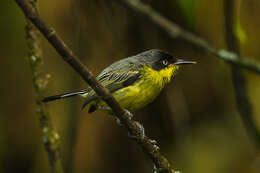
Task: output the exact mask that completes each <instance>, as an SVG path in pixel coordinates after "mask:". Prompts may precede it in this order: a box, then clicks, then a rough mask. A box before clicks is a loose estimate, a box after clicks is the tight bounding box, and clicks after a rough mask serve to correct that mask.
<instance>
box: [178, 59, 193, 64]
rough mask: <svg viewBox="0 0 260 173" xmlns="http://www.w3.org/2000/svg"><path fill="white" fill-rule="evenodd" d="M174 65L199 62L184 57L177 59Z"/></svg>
mask: <svg viewBox="0 0 260 173" xmlns="http://www.w3.org/2000/svg"><path fill="white" fill-rule="evenodd" d="M173 64H174V65H185V64H197V62H196V61H189V60H183V59H177V61H176V62H175V63H173Z"/></svg>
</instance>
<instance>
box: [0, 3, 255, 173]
mask: <svg viewBox="0 0 260 173" xmlns="http://www.w3.org/2000/svg"><path fill="white" fill-rule="evenodd" d="M144 2H146V3H148V4H150V5H151V6H152V7H153V8H154V9H156V10H157V11H159V12H160V13H161V14H162V15H163V16H165V17H167V18H169V19H170V20H172V21H174V22H176V23H178V24H179V25H181V26H182V27H184V28H186V29H188V30H190V31H191V32H193V33H195V34H197V35H200V36H202V37H205V38H206V39H207V40H209V41H210V42H211V43H213V44H215V45H216V46H218V47H221V48H225V41H224V40H225V39H224V21H223V1H221V0H214V1H207V0H194V1H192V0H176V1H170V0H164V1H156V0H144ZM39 8H40V13H41V15H42V17H43V18H44V19H45V20H46V21H47V23H48V24H49V25H50V26H52V27H53V28H55V30H56V32H57V33H58V34H59V35H60V36H61V37H62V38H63V39H64V40H65V42H66V43H67V44H68V46H69V47H71V48H72V49H73V51H74V52H75V53H76V54H77V55H78V56H79V57H80V58H81V60H82V61H83V62H84V63H85V64H86V65H87V66H88V67H89V69H91V70H92V71H93V73H94V74H98V73H99V72H100V71H101V70H102V69H103V68H105V67H106V66H108V65H109V64H111V63H112V62H114V61H116V60H119V59H121V58H123V57H127V56H130V55H134V54H137V53H139V52H142V51H144V50H147V49H151V48H160V49H163V50H167V51H169V52H171V53H172V54H173V55H175V56H176V57H182V58H185V59H191V60H196V61H198V64H197V65H194V66H186V67H185V68H184V69H182V70H181V71H180V72H179V73H178V76H176V78H175V80H174V81H173V82H172V83H171V84H169V85H168V86H167V88H166V89H165V90H164V91H163V92H162V94H161V95H160V96H159V97H158V98H157V99H156V101H155V102H153V103H152V104H151V105H149V106H147V107H146V108H144V109H143V110H140V111H138V112H136V113H135V115H136V116H135V119H137V120H139V121H140V122H142V124H143V125H144V127H145V129H146V134H147V135H148V136H149V137H151V138H153V139H156V140H157V141H158V142H159V146H160V147H161V151H162V153H163V154H164V155H166V157H167V158H168V159H169V160H170V162H171V164H172V165H173V167H174V168H176V169H179V170H181V171H182V172H184V173H188V172H193V173H204V172H205V173H208V172H210V173H219V172H222V173H225V172H227V173H240V172H241V173H242V172H243V173H245V172H246V173H257V172H259V171H260V157H259V151H258V150H257V149H256V147H255V146H254V143H253V141H252V140H251V139H250V138H249V137H248V136H247V134H246V131H245V129H244V126H243V124H242V122H241V119H240V117H239V115H238V113H237V110H236V108H235V100H234V94H233V86H232V82H231V78H230V69H229V65H227V64H226V63H224V62H223V61H221V60H219V59H218V58H216V57H213V56H210V55H208V54H205V53H202V52H200V51H199V50H197V49H196V48H194V47H193V46H191V45H190V44H188V43H186V42H183V41H182V40H179V39H176V40H172V39H170V38H169V37H168V36H167V35H166V34H164V33H163V32H161V30H159V29H158V28H157V27H156V26H154V25H153V24H151V23H150V22H149V21H147V20H146V19H145V18H142V17H140V16H139V15H137V14H135V13H133V12H132V11H131V10H128V9H126V8H125V7H123V6H121V5H120V4H119V3H117V2H116V1H112V0H108V1H104V0H96V1H94V0H88V1H83V0H74V1H73V0H63V1H62V0H56V1H51V0H44V1H43V0H42V1H40V4H39ZM236 9H237V21H236V23H237V28H236V31H237V36H238V38H239V40H240V49H241V52H242V54H243V55H246V56H249V57H253V58H255V59H256V60H259V61H260V58H259V57H260V52H259V45H260V44H259V43H260V32H259V27H260V22H259V20H258V16H259V15H260V10H259V9H260V1H258V0H246V1H237V4H236ZM0 23H1V27H0V38H1V41H0V52H1V54H0V56H1V68H0V75H1V79H2V82H1V85H0V91H1V99H0V172H3V173H7V172H8V173H9V172H18V171H19V172H37V173H41V172H48V171H50V169H49V165H48V159H47V155H46V153H45V151H44V148H43V145H42V142H41V141H42V139H41V132H40V128H39V117H38V116H37V114H36V113H35V112H36V106H35V103H34V102H35V100H34V98H35V95H34V92H33V88H32V82H31V71H30V68H29V64H28V60H27V57H26V56H27V48H26V44H25V33H24V27H25V19H24V17H23V14H22V12H21V11H20V9H19V8H18V7H17V5H16V4H15V2H14V1H0ZM42 48H43V55H44V62H45V64H44V71H45V72H48V73H49V74H50V75H51V79H50V81H49V85H48V90H47V92H46V96H47V95H52V94H58V93H62V92H68V91H71V90H75V89H79V88H85V87H87V85H86V84H85V83H84V81H83V80H82V79H81V78H80V77H79V76H78V75H77V74H76V73H75V72H74V71H73V70H72V69H71V68H70V67H69V66H68V65H67V64H65V63H64V62H63V61H62V60H61V59H60V58H59V57H57V56H59V55H58V54H57V53H56V52H55V51H54V49H53V48H52V47H51V46H50V45H49V43H47V41H46V40H45V39H43V38H42ZM244 73H245V75H246V77H247V81H248V85H247V86H248V93H249V97H250V99H251V103H252V106H253V108H254V119H255V122H256V123H257V124H258V126H259V125H260V118H259V116H258V115H260V107H259V101H260V100H259V99H260V89H259V84H260V79H259V76H257V75H256V74H253V73H251V72H248V71H244ZM82 102H83V101H82V100H81V99H80V98H71V99H68V100H61V101H57V102H52V103H49V104H48V108H49V110H50V112H51V116H52V119H53V123H54V125H55V127H56V129H57V131H58V132H59V134H60V136H61V140H62V141H61V142H62V143H61V148H62V151H61V153H62V158H63V164H64V167H65V172H71V170H73V172H76V173H83V172H93V173H94V172H95V173H99V172H100V173H101V172H125V173H127V172H129V173H130V172H131V173H132V172H151V171H153V165H152V163H151V161H150V160H149V158H148V157H147V156H146V155H144V154H143V152H142V151H141V149H140V148H139V147H138V146H137V145H136V144H135V142H133V141H131V140H129V138H128V137H127V133H126V131H125V130H124V129H123V128H122V127H119V126H118V125H117V124H116V123H115V121H114V119H113V118H112V117H110V116H107V115H106V114H104V113H102V112H99V111H98V112H96V113H94V114H91V115H88V113H87V111H86V110H83V111H80V108H81V104H82Z"/></svg>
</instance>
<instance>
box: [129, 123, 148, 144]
mask: <svg viewBox="0 0 260 173" xmlns="http://www.w3.org/2000/svg"><path fill="white" fill-rule="evenodd" d="M134 123H135V125H136V126H137V128H139V130H140V133H136V134H130V133H129V132H128V136H129V137H130V138H133V139H137V140H138V139H144V137H145V132H144V126H143V125H142V124H141V123H139V122H138V121H134Z"/></svg>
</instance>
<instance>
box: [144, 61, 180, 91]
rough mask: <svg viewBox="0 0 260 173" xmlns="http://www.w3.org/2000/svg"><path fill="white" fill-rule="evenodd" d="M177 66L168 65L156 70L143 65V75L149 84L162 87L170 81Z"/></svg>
mask: <svg viewBox="0 0 260 173" xmlns="http://www.w3.org/2000/svg"><path fill="white" fill-rule="evenodd" d="M178 68H179V67H178V66H169V67H166V68H164V69H161V70H159V71H157V70H154V69H152V68H150V67H144V71H143V76H144V78H145V80H147V81H148V82H149V83H150V84H153V85H156V86H158V87H159V88H160V89H162V88H163V87H164V86H165V85H166V84H167V83H169V82H170V81H171V79H172V77H173V76H174V75H175V73H176V72H177V70H178Z"/></svg>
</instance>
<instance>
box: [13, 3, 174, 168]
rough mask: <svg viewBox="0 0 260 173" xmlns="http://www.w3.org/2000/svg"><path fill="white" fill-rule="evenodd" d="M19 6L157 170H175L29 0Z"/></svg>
mask: <svg viewBox="0 0 260 173" xmlns="http://www.w3.org/2000/svg"><path fill="white" fill-rule="evenodd" d="M15 1H16V3H17V4H18V5H19V7H20V8H21V9H22V11H23V12H24V14H25V16H26V17H27V18H28V19H29V20H31V22H32V23H33V24H34V25H35V26H36V27H37V28H38V29H39V30H40V32H41V33H42V34H43V35H44V36H45V38H46V39H47V40H48V41H49V42H50V44H51V45H52V46H53V47H54V48H55V49H56V51H57V52H58V53H59V54H60V55H61V57H62V58H63V60H64V61H66V62H67V63H68V64H69V65H70V66H71V67H72V68H73V69H74V70H75V71H76V72H78V73H79V74H80V75H81V77H82V78H83V79H84V80H85V81H86V82H87V83H88V84H89V85H90V86H91V87H92V88H93V89H94V91H95V92H96V93H97V94H98V95H99V96H100V97H102V98H103V100H104V101H105V102H106V103H107V104H108V105H109V106H110V107H111V108H112V110H113V112H114V113H115V115H116V116H117V117H118V118H119V119H120V121H121V123H122V124H123V125H124V126H125V127H126V129H127V130H128V132H129V133H130V135H132V136H136V138H134V139H135V140H136V142H137V143H138V144H139V145H140V146H141V148H142V149H143V151H144V152H145V153H146V154H147V155H148V156H149V157H150V158H151V159H152V161H153V162H154V164H155V167H156V168H157V170H156V171H158V172H162V173H173V172H175V171H174V170H172V169H171V168H170V164H169V162H168V160H167V159H166V158H165V157H164V156H163V155H162V154H161V153H160V152H159V147H158V146H156V145H155V143H154V141H153V140H151V139H149V138H148V137H147V136H145V135H144V136H142V135H141V134H142V129H141V128H140V125H139V124H138V122H136V121H133V120H130V119H129V115H128V113H127V112H126V111H125V110H124V109H123V108H122V107H121V106H120V105H119V104H118V103H117V102H116V100H115V99H114V97H113V96H112V95H111V94H110V93H109V91H108V90H107V89H106V88H104V87H103V86H102V85H101V84H100V83H99V82H98V81H97V79H96V78H95V77H94V76H93V74H92V73H91V72H90V71H89V70H88V69H87V68H86V67H85V66H84V65H83V64H82V62H80V61H79V59H78V58H77V57H76V56H75V55H74V54H73V53H72V51H71V50H70V49H69V48H68V47H67V46H66V45H65V43H64V42H63V41H62V40H61V39H60V38H59V37H58V36H57V35H56V34H55V32H54V30H53V29H50V28H49V27H48V26H47V25H46V23H45V22H44V21H43V20H42V19H41V17H40V16H39V14H38V13H37V11H36V10H35V9H34V8H33V7H32V5H31V4H30V3H29V2H28V1H27V0H15Z"/></svg>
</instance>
